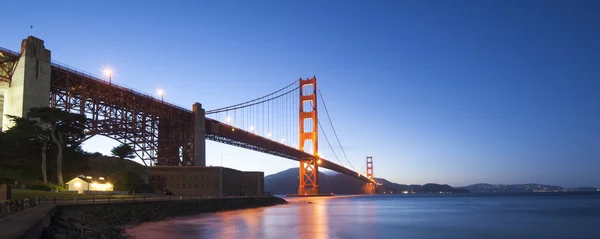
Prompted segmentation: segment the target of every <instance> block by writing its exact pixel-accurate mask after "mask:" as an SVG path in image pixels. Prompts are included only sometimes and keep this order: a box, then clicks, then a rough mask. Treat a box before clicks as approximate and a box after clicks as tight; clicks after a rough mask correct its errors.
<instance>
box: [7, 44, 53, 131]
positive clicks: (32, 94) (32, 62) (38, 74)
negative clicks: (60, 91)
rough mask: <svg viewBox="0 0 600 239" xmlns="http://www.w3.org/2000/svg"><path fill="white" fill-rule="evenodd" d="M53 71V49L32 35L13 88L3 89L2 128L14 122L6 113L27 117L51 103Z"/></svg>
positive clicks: (17, 68) (12, 84) (19, 64)
mask: <svg viewBox="0 0 600 239" xmlns="http://www.w3.org/2000/svg"><path fill="white" fill-rule="evenodd" d="M50 70H51V65H50V51H49V50H47V49H46V48H45V47H44V41H42V40H40V39H37V38H35V37H32V36H30V37H28V38H27V39H25V40H23V42H22V43H21V58H20V59H19V62H18V64H17V67H16V69H15V72H14V74H13V77H12V81H11V83H10V87H8V88H5V89H4V104H3V107H2V108H3V115H2V117H3V119H2V130H3V131H6V130H7V129H8V128H10V127H11V126H12V125H13V124H12V122H11V121H10V120H8V119H7V118H6V114H8V115H15V116H19V117H25V116H27V112H28V111H29V109H30V108H32V107H40V106H49V104H50V78H51V72H50Z"/></svg>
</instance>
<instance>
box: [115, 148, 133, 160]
mask: <svg viewBox="0 0 600 239" xmlns="http://www.w3.org/2000/svg"><path fill="white" fill-rule="evenodd" d="M110 152H111V153H112V154H113V155H114V156H116V157H119V158H120V159H133V158H135V151H134V150H133V148H132V147H131V146H129V145H127V144H121V145H119V146H116V147H114V148H113V149H112V150H111V151H110Z"/></svg>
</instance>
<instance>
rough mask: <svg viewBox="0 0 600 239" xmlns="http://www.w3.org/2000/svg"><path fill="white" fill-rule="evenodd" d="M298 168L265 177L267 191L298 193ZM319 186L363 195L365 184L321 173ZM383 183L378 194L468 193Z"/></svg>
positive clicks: (443, 187) (327, 190)
mask: <svg viewBox="0 0 600 239" xmlns="http://www.w3.org/2000/svg"><path fill="white" fill-rule="evenodd" d="M298 170H299V169H298V168H290V169H287V170H284V171H281V172H279V173H276V174H271V175H268V176H266V177H265V191H266V192H270V193H272V194H286V193H297V192H298V174H299V172H298ZM318 177H319V186H320V189H321V193H325V194H326V193H335V194H362V193H364V192H363V186H364V184H365V183H364V182H363V181H361V180H359V179H357V178H354V177H351V176H348V175H345V174H334V175H331V176H329V175H326V174H323V173H321V172H319V175H318ZM375 180H376V181H377V182H378V183H381V184H382V185H380V186H379V187H378V193H384V192H386V193H403V192H405V191H406V192H407V193H411V192H412V193H440V192H442V193H461V192H468V191H467V190H464V189H455V188H452V187H450V186H448V185H440V184H433V183H432V184H425V185H404V184H397V183H392V182H389V181H387V180H385V179H382V178H376V179H375Z"/></svg>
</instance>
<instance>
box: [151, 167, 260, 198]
mask: <svg viewBox="0 0 600 239" xmlns="http://www.w3.org/2000/svg"><path fill="white" fill-rule="evenodd" d="M148 171H149V176H150V181H151V182H152V185H154V187H155V188H156V190H157V191H158V192H163V190H164V189H165V188H166V189H167V190H168V191H170V192H172V193H173V194H175V195H224V196H242V195H245V196H250V195H262V194H263V193H264V173H263V172H242V171H239V170H235V169H230V168H223V167H197V166H191V167H176V166H175V167H169V166H153V167H148Z"/></svg>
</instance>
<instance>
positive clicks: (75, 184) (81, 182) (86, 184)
mask: <svg viewBox="0 0 600 239" xmlns="http://www.w3.org/2000/svg"><path fill="white" fill-rule="evenodd" d="M67 185H68V186H69V191H77V193H79V194H82V193H86V192H90V191H92V192H96V191H98V192H106V191H113V185H112V184H111V183H109V182H107V181H106V180H105V179H104V177H98V178H93V177H91V176H84V175H79V176H77V177H76V178H74V179H72V180H71V181H69V182H67Z"/></svg>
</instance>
